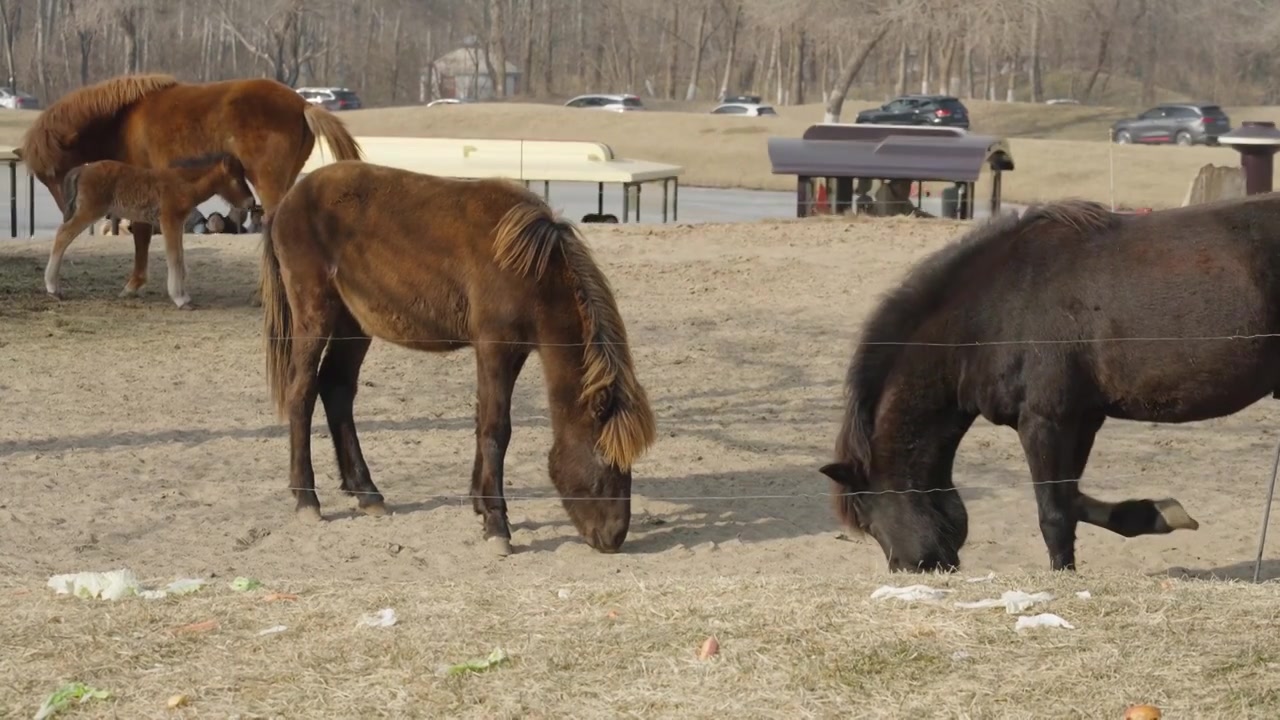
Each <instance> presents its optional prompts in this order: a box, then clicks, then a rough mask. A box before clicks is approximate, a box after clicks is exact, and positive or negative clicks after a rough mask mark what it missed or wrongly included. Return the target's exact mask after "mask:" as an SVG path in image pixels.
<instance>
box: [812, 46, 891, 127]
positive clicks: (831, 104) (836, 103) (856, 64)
mask: <svg viewBox="0 0 1280 720" xmlns="http://www.w3.org/2000/svg"><path fill="white" fill-rule="evenodd" d="M888 33H889V24H888V23H883V24H881V25H880V27H879V28H878V29H877V30H876V32H875V34H873V35H872V36H871V37H870V38H868V39H867V40H866V42H864V43H863V45H862V47H861V48H859V49H858V52H857V54H855V55H854V56H853V57H852V58H850V60H849V64H848V65H846V66H845V67H844V69H843V70H842V71H841V72H840V77H839V78H838V79H837V80H836V84H835V87H833V88H832V89H831V94H830V95H828V96H827V107H826V112H825V113H824V115H823V118H822V121H823V122H827V123H838V122H840V111H841V110H843V109H844V100H845V96H846V95H848V94H849V88H851V87H853V81H854V79H855V78H857V77H858V72H859V71H861V70H862V66H863V65H865V64H866V62H867V58H868V57H870V55H871V52H872V51H873V50H875V49H876V46H877V45H879V44H880V41H881V40H883V39H884V36H885V35H887V34H888Z"/></svg>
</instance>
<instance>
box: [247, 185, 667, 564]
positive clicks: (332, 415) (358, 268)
mask: <svg viewBox="0 0 1280 720" xmlns="http://www.w3.org/2000/svg"><path fill="white" fill-rule="evenodd" d="M262 236H263V257H262V285H261V293H262V303H263V311H264V312H263V323H264V325H263V331H264V334H265V337H266V343H267V378H268V384H269V385H270V388H271V395H272V397H273V399H274V401H275V403H276V409H277V411H278V412H279V413H280V414H281V415H283V416H286V417H287V418H288V421H289V441H290V472H289V477H290V481H289V487H290V489H291V490H292V491H293V495H294V497H295V498H296V501H297V503H296V510H297V512H298V514H299V516H300V517H302V518H304V519H318V518H319V517H320V501H319V499H318V497H317V495H316V491H315V475H314V471H313V469H312V464H311V415H312V411H313V410H314V408H315V401H316V397H317V395H318V396H319V398H320V400H321V401H322V402H323V404H324V411H325V416H326V417H327V418H328V422H329V429H330V432H331V434H332V438H333V444H334V450H335V451H336V453H337V461H338V467H339V470H340V474H341V476H342V486H341V487H342V490H343V491H344V492H346V493H347V494H349V495H356V496H357V497H358V504H359V507H360V508H361V509H362V510H363V511H364V512H366V513H369V514H383V513H385V512H386V507H385V506H384V504H383V497H382V494H381V493H380V492H379V491H378V488H377V487H376V486H374V484H373V480H372V479H371V478H370V475H369V468H368V466H367V465H366V464H365V461H364V457H363V455H362V453H361V450H360V442H359V440H358V439H357V436H356V429H355V423H354V420H353V418H352V413H353V403H354V400H355V395H356V389H357V387H358V386H359V383H358V379H359V374H360V365H361V363H362V362H363V361H364V358H365V353H366V352H368V350H369V345H370V343H371V339H372V338H375V337H376V338H380V339H382V340H385V341H387V342H392V343H395V344H397V345H400V346H403V347H407V348H411V349H416V350H423V351H427V352H450V351H454V350H458V349H461V348H464V347H468V346H471V347H473V348H474V349H475V356H476V369H477V374H478V385H479V387H478V392H477V394H478V399H477V404H476V454H475V464H474V467H473V469H472V474H471V493H470V494H471V498H472V508H473V509H474V510H475V512H476V514H478V515H479V516H481V518H482V520H483V523H484V537H485V539H486V540H488V541H490V546H491V547H493V548H494V549H495V550H496V551H497V552H498V553H499V554H507V553H510V552H511V529H510V526H509V525H508V523H507V506H506V500H505V499H504V498H503V462H504V458H505V456H506V452H507V444H508V442H509V440H510V438H511V395H512V390H513V389H514V387H515V383H516V378H517V377H518V376H519V375H520V371H521V369H522V368H523V367H524V364H525V360H526V358H528V356H529V354H530V353H531V352H534V351H537V353H538V356H539V357H540V358H541V364H542V367H543V374H544V376H545V379H546V383H547V390H548V396H549V403H550V406H551V416H552V417H551V428H552V432H553V434H554V436H555V440H554V442H553V444H552V446H551V452H550V462H549V470H550V475H551V480H552V482H553V483H554V485H555V486H556V489H557V490H558V491H559V493H560V496H561V498H562V502H563V504H564V508H565V510H566V512H567V513H568V515H569V517H570V518H571V519H572V521H573V523H574V525H575V526H576V527H577V530H578V533H579V534H580V535H581V536H582V537H583V539H585V540H586V542H587V544H588V545H590V546H591V547H592V548H594V549H596V550H598V551H601V552H606V553H609V552H616V551H617V550H618V549H619V548H620V547H621V546H622V543H623V541H624V540H625V539H626V536H627V530H628V527H629V526H630V522H631V468H632V464H633V463H634V462H635V461H636V459H637V458H638V457H639V456H640V455H641V454H642V453H643V452H644V451H645V450H646V449H647V448H648V447H649V446H650V445H651V444H652V443H653V441H654V437H655V429H654V419H653V413H652V410H651V409H650V407H649V401H648V398H647V396H646V394H645V391H644V388H643V387H642V386H641V385H640V383H639V381H638V380H637V378H636V373H635V370H634V368H633V364H632V358H631V351H630V349H629V347H628V344H627V332H626V328H625V326H624V325H623V322H622V317H621V315H620V314H619V313H618V308H617V306H616V304H615V301H614V297H613V291H612V290H611V289H610V286H609V283H608V281H607V280H606V279H605V276H604V274H603V273H601V271H600V269H599V267H598V266H597V265H596V263H595V261H594V259H593V258H592V254H591V252H590V250H589V249H588V247H587V245H586V244H585V243H584V242H583V240H582V238H581V237H580V236H579V235H578V232H577V230H576V228H575V227H574V226H573V225H572V224H571V223H569V222H565V221H561V220H558V219H556V218H555V217H554V216H553V214H552V212H551V210H550V208H548V207H547V205H546V204H545V203H543V202H542V200H540V199H539V198H538V197H537V196H536V195H534V194H532V193H531V192H529V191H528V190H526V189H524V188H522V187H520V186H518V185H516V184H514V183H511V182H508V181H506V180H497V179H495V180H479V181H468V180H451V179H444V178H438V177H434V176H430V175H422V174H418V173H413V172H408V171H405V170H399V169H393V168H388V167H383V166H379V165H371V164H367V163H363V162H350V161H347V162H336V163H333V164H330V165H327V166H325V167H323V168H321V169H319V170H317V171H315V172H313V173H309V174H308V175H307V176H306V177H305V178H303V179H302V180H301V181H299V182H298V183H297V184H296V185H295V186H294V187H293V189H291V190H290V191H289V193H288V194H287V195H286V196H285V198H284V200H283V201H282V202H281V203H280V206H279V207H278V208H277V209H276V212H275V214H274V215H273V216H270V217H268V218H267V219H266V221H265V223H264V227H263V233H262ZM326 345H327V348H328V349H327V352H325V350H326ZM322 352H323V353H324V356H323V360H322V359H321V353H322Z"/></svg>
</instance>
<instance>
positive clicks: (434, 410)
mask: <svg viewBox="0 0 1280 720" xmlns="http://www.w3.org/2000/svg"><path fill="white" fill-rule="evenodd" d="M962 228H963V226H962V225H960V224H958V223H950V222H944V221H919V220H917V221H909V220H881V221H873V220H853V221H848V220H830V219H822V220H814V221H805V222H799V221H793V222H780V223H759V224H740V225H706V226H700V227H698V228H691V227H680V226H676V227H669V228H635V227H625V226H622V227H613V228H599V227H590V229H589V230H588V231H587V237H588V239H589V240H590V242H591V243H592V245H593V247H594V249H595V251H596V253H597V257H598V260H599V261H600V262H601V264H602V266H603V268H604V269H605V271H606V273H607V274H608V276H609V277H610V278H611V280H612V282H613V284H614V286H615V289H616V292H617V297H618V302H619V304H620V307H621V309H622V312H623V315H624V318H625V320H626V322H627V325H628V331H629V333H630V336H631V340H632V344H633V352H634V354H635V357H636V362H637V367H638V372H639V375H640V378H641V381H642V382H643V383H644V384H645V386H646V387H647V389H648V392H649V394H650V396H651V398H652V401H653V405H654V409H655V412H656V414H657V419H658V423H659V429H660V439H659V442H658V443H657V445H656V446H655V447H654V448H653V449H652V450H651V452H650V454H649V455H647V456H646V457H645V458H644V459H643V460H642V461H641V462H640V463H639V465H638V466H637V467H636V470H635V477H636V485H635V502H634V521H633V524H632V532H631V535H630V538H629V540H628V543H627V545H626V548H625V552H624V553H623V554H621V555H616V556H602V555H598V554H596V553H594V552H592V551H590V550H589V549H588V548H587V547H586V545H585V544H583V543H582V542H581V541H579V540H578V538H577V537H576V536H575V534H574V532H573V529H572V526H571V525H570V524H569V523H568V520H567V518H566V516H565V514H564V511H563V509H562V508H561V507H560V505H559V503H558V501H557V500H556V499H555V495H554V490H553V489H552V488H551V486H550V482H549V480H548V478H547V476H546V452H547V450H548V449H549V430H548V418H547V409H546V401H545V396H544V392H543V388H542V383H541V369H540V367H539V366H538V364H537V362H536V359H531V360H530V363H529V365H528V366H527V368H526V370H525V372H524V374H523V376H522V378H521V381H520V383H519V386H518V388H517V397H516V401H515V409H514V413H513V420H514V426H515V434H514V439H513V441H512V443H511V448H510V451H509V454H508V461H507V472H508V475H507V478H508V484H507V492H508V496H509V497H510V498H511V500H510V506H511V512H510V514H511V520H512V523H513V530H514V539H513V544H514V545H515V547H516V553H515V554H514V555H512V556H510V557H508V558H506V559H496V558H494V557H491V556H490V555H489V554H488V553H487V552H485V548H484V547H483V543H482V541H481V533H480V528H479V526H478V523H477V522H476V520H475V517H474V515H473V514H472V511H471V509H470V506H469V503H468V502H466V501H465V500H464V499H463V498H462V496H463V495H465V493H466V491H467V486H468V481H469V477H470V475H469V473H470V469H471V461H472V457H473V452H474V450H473V448H474V445H473V442H474V435H473V425H472V423H473V398H474V366H473V361H472V357H471V354H470V351H462V352H458V353H455V354H452V355H444V356H439V355H426V354H420V353H413V352H410V351H408V350H403V349H399V348H396V347H393V346H391V345H387V344H383V343H375V345H374V348H373V351H372V352H371V354H370V357H369V359H368V362H367V363H366V365H365V370H364V374H363V376H362V385H363V387H362V390H361V395H360V397H359V398H358V399H357V404H356V414H357V415H356V422H357V427H358V429H359V430H360V432H361V436H362V441H363V445H364V451H365V455H366V458H367V459H368V461H369V464H370V466H371V468H372V472H373V475H374V479H375V481H376V482H377V483H378V485H379V487H380V488H381V489H382V490H383V492H384V493H385V495H386V497H387V499H388V503H389V504H391V505H392V506H393V507H394V509H395V511H396V512H395V514H394V515H392V516H389V517H384V518H369V517H355V516H353V514H352V513H351V512H350V511H351V508H352V507H353V502H352V501H351V500H349V499H348V498H345V497H343V496H341V495H340V494H339V493H338V491H337V489H336V488H337V485H338V480H337V477H336V468H335V466H334V463H333V460H332V450H331V447H330V445H329V440H328V438H327V434H326V432H325V428H324V422H323V419H322V418H323V415H322V411H321V410H319V409H317V415H316V431H315V435H314V437H313V447H314V448H315V459H316V470H317V486H318V488H319V489H320V492H321V502H322V504H323V509H324V511H325V513H326V515H327V518H328V521H327V522H325V523H323V524H320V525H303V524H299V523H297V522H295V521H294V520H293V514H292V509H293V500H292V498H291V497H290V495H289V494H288V492H287V490H286V484H287V477H286V474H287V467H288V465H287V463H288V455H287V453H288V445H287V437H286V434H285V428H284V427H283V426H282V425H281V424H279V423H277V422H276V420H275V419H274V416H273V413H272V408H271V407H270V405H269V402H268V397H267V389H266V387H265V384H264V382H263V353H262V349H261V340H260V324H259V323H260V320H259V311H258V310H257V309H255V308H252V307H250V306H249V305H248V300H249V297H250V295H251V290H252V288H253V286H254V283H255V282H256V274H257V256H258V245H259V240H258V238H257V236H249V237H236V236H213V237H209V236H200V237H196V236H191V237H188V238H187V248H188V251H187V257H188V261H189V266H190V272H189V278H190V279H189V282H190V286H189V287H190V290H191V293H192V296H193V298H194V300H195V302H196V303H198V304H200V305H201V308H200V309H199V310H198V311H196V312H193V313H183V312H179V311H177V310H175V309H174V308H173V307H172V305H171V303H170V302H169V300H168V298H167V297H166V296H165V295H164V292H163V287H164V270H163V268H164V262H163V259H162V255H161V254H160V251H159V250H156V251H155V252H153V259H152V271H151V272H152V274H151V284H150V285H149V286H148V288H149V291H150V292H149V294H148V295H146V296H145V297H144V298H142V299H138V300H122V299H118V298H117V297H116V292H117V290H118V289H119V287H120V286H122V285H123V282H124V279H125V276H126V274H127V272H128V269H129V265H130V261H131V256H132V247H131V246H130V244H129V243H128V241H127V240H124V239H120V238H102V237H94V238H90V237H82V238H81V239H80V240H79V241H77V243H76V244H75V245H73V246H72V248H71V250H70V253H69V254H68V256H67V261H66V263H65V265H64V289H65V292H66V294H67V299H66V300H65V301H63V302H61V303H58V302H56V301H53V300H50V299H48V298H46V297H45V296H44V293H43V286H42V283H41V273H42V269H43V265H44V258H45V254H46V253H47V249H48V243H47V241H37V242H33V243H5V244H3V245H0V368H3V371H2V372H0V407H3V412H4V421H3V423H0V478H2V479H3V484H4V487H5V490H6V491H5V493H4V494H3V496H0V547H2V548H4V552H3V553H0V576H2V577H4V578H8V579H9V580H8V581H7V582H8V583H11V584H14V585H16V586H17V587H18V588H20V589H24V590H23V592H27V591H30V592H37V593H47V592H48V591H47V590H44V588H43V583H44V580H45V578H46V577H47V576H48V575H51V574H54V573H64V572H73V571H80V570H109V569H113V568H117V567H122V566H127V567H129V568H131V569H133V570H134V571H135V572H137V573H138V574H139V576H141V577H143V578H147V579H155V580H163V579H171V578H173V577H176V576H188V575H190V576H205V577H209V576H213V577H218V578H224V579H227V578H230V577H234V576H241V575H243V576H253V577H257V578H261V579H263V580H264V581H267V582H270V583H272V584H275V585H284V586H288V585H291V584H292V585H295V586H296V585H306V584H308V583H312V584H314V583H318V582H321V579H323V582H324V583H327V584H328V585H327V587H329V588H330V589H331V590H332V589H333V588H352V589H353V591H358V592H359V593H363V594H364V596H371V595H372V597H374V598H375V599H372V600H370V602H374V603H376V602H378V600H377V599H376V597H377V594H378V592H379V591H378V590H377V589H378V588H381V587H386V588H390V587H392V586H393V585H394V586H396V587H401V586H405V585H407V586H412V587H421V588H432V587H437V586H440V587H442V586H443V585H438V584H442V583H451V584H454V585H460V586H464V587H466V588H468V589H467V591H466V592H469V593H471V595H469V596H468V597H473V596H474V597H480V598H483V597H484V596H485V592H486V590H485V588H486V587H489V588H491V589H492V590H493V591H494V592H497V591H499V590H500V589H501V588H507V589H509V590H511V591H513V592H516V591H528V590H530V589H531V588H540V589H545V590H547V591H549V592H550V591H552V590H554V588H555V587H558V586H560V585H561V584H571V583H579V584H582V585H583V586H585V587H615V588H616V586H617V583H618V582H619V581H620V580H624V579H625V580H626V584H627V586H629V587H644V586H646V584H662V583H666V584H668V585H671V584H674V585H675V586H676V588H677V589H675V590H671V592H675V593H677V594H679V593H680V592H681V591H680V590H679V588H680V587H690V588H700V589H697V590H688V592H695V593H711V594H710V595H705V596H701V595H700V597H705V599H706V601H707V602H716V601H715V599H714V598H715V596H716V595H715V593H723V592H730V591H729V590H726V589H725V587H723V586H722V587H721V588H720V589H719V590H715V589H713V588H709V587H708V586H707V585H706V582H708V581H709V579H712V578H715V579H719V580H718V581H723V582H727V583H728V584H729V586H732V585H733V584H734V583H751V582H760V583H766V584H768V583H775V584H776V583H780V582H787V581H793V580H797V579H802V580H803V581H804V582H806V583H809V584H810V585H812V584H815V583H816V584H821V583H823V582H824V578H825V579H829V580H830V582H832V583H842V582H847V581H849V579H850V578H862V577H876V576H877V575H878V574H879V573H881V571H882V570H883V566H884V558H883V555H882V554H881V552H880V550H879V548H878V546H877V545H875V544H874V542H871V541H862V540H857V539H855V540H852V541H850V540H847V539H844V538H842V537H841V536H840V530H839V528H838V527H837V525H836V523H835V521H834V519H833V518H832V516H831V513H830V512H829V509H828V508H829V503H828V499H827V498H826V497H824V496H823V494H824V493H826V492H827V491H828V486H827V483H826V481H825V479H824V478H823V477H822V476H821V475H819V474H818V473H817V470H816V469H817V467H818V466H819V465H820V464H822V463H823V462H824V461H826V460H827V458H828V457H829V455H830V448H831V446H832V444H833V438H834V433H835V432H836V429H837V427H838V423H839V412H840V401H841V381H842V377H843V372H844V369H845V366H846V363H847V361H848V358H849V355H850V352H851V350H852V347H853V343H854V341H855V339H856V331H857V328H858V326H859V323H860V322H861V320H862V318H863V317H864V316H865V314H866V313H867V312H868V311H869V309H870V308H871V307H872V306H873V304H874V303H875V302H876V300H877V298H878V296H879V294H880V293H881V292H883V291H884V290H886V289H887V288H889V287H890V286H891V285H892V284H893V283H894V282H895V281H896V279H897V278H899V277H900V275H901V274H902V273H903V272H904V270H905V269H906V267H907V266H908V264H909V263H910V262H911V261H913V260H914V259H916V258H919V257H921V256H922V255H924V254H925V253H927V252H929V251H930V250H932V249H934V248H937V247H939V246H940V245H941V244H942V243H944V242H946V241H947V240H948V239H950V238H952V237H954V236H955V235H956V234H957V233H959V232H960V231H961V229H962ZM1278 427H1280V406H1277V404H1276V403H1274V402H1272V401H1263V402H1261V403H1259V404H1257V405H1255V406H1253V407H1251V408H1249V409H1247V410H1246V411H1244V412H1241V413H1239V414H1238V415H1236V416H1234V417H1229V418H1225V419H1221V420H1217V421H1213V422H1205V423H1194V424H1189V425H1185V426H1180V427H1172V426H1163V427H1158V426H1153V425H1148V424H1141V423H1125V422H1117V421H1109V423H1108V425H1107V427H1106V428H1105V429H1104V430H1103V432H1102V433H1101V434H1100V436H1099V438H1098V441H1097V445H1096V447H1095V451H1094V454H1093V459H1092V462H1091V464H1090V466H1089V469H1088V472H1087V473H1086V476H1085V486H1086V488H1088V489H1089V490H1090V491H1091V492H1093V493H1094V494H1097V495H1099V496H1102V497H1106V498H1111V499H1119V498H1123V497H1163V496H1166V495H1172V496H1175V497H1177V498H1178V499H1180V500H1181V501H1182V502H1183V503H1184V505H1185V506H1186V508H1187V509H1188V511H1189V512H1190V513H1191V514H1192V515H1193V516H1195V517H1196V518H1197V519H1198V520H1200V522H1201V524H1202V525H1201V528H1200V529H1199V530H1198V531H1195V532H1185V531H1184V532H1178V533H1176V534H1173V535H1169V536H1163V537H1145V538H1138V539H1133V540H1125V539H1123V538H1120V537H1118V536H1114V535H1111V534H1108V533H1106V532H1104V531H1101V530H1098V529H1096V528H1092V527H1082V528H1081V531H1080V540H1079V545H1078V552H1079V557H1080V560H1081V572H1082V573H1083V574H1085V575H1086V576H1088V575H1091V574H1092V575H1097V576H1102V575H1108V574H1115V573H1158V574H1163V573H1165V572H1166V571H1167V570H1169V569H1170V568H1171V567H1175V566H1182V567H1186V568H1189V569H1191V570H1192V571H1193V572H1199V571H1212V572H1215V573H1217V574H1219V575H1225V576H1232V577H1243V576H1245V575H1246V574H1247V572H1248V570H1249V567H1248V566H1249V565H1251V562H1249V563H1246V562H1245V561H1251V558H1252V555H1253V551H1254V542H1255V538H1256V534H1257V527H1258V521H1259V516H1260V512H1261V509H1260V504H1259V503H1260V500H1261V499H1262V495H1263V487H1264V481H1265V478H1266V475H1267V472H1268V471H1269V469H1270V463H1271V450H1272V448H1273V446H1274V444H1275V442H1276V439H1277V435H1276V429H1277V428H1278ZM955 474H956V478H957V484H958V485H959V486H960V487H961V488H963V496H964V498H965V500H966V503H967V505H968V508H969V512H970V528H971V530H970V540H969V543H968V545H967V546H966V548H965V550H964V552H963V554H962V560H963V562H964V565H965V571H966V573H969V574H982V573H985V572H987V571H996V572H997V573H1007V572H1016V571H1024V570H1039V569H1042V568H1044V567H1046V566H1047V563H1048V560H1047V556H1046V552H1045V549H1044V545H1043V542H1042V541H1041V538H1040V534H1039V531H1038V528H1037V523H1036V513H1035V504H1034V500H1033V494H1032V491H1031V489H1030V488H1029V487H1027V486H1026V485H1025V482H1026V481H1027V479H1028V478H1027V471H1026V468H1025V465H1024V461H1023V458H1022V454H1021V451H1020V449H1019V447H1018V443H1017V439H1016V436H1015V435H1014V434H1013V433H1012V432H1011V431H1008V430H1006V429H996V428H992V427H991V426H989V425H987V424H985V423H984V422H983V421H981V420H980V421H979V422H978V424H977V425H975V427H974V429H973V430H972V431H971V432H970V434H969V435H968V436H967V438H966V439H965V441H964V443H963V445H962V446H961V449H960V453H959V457H958V459H957V463H956V472H955ZM1277 542H1280V540H1277ZM1273 545H1274V543H1273ZM1277 553H1280V550H1274V549H1273V550H1272V551H1271V553H1270V556H1271V557H1278V555H1277ZM1267 573H1268V576H1269V577H1277V576H1280V567H1277V563H1276V562H1275V561H1272V562H1271V563H1269V566H1268V568H1267ZM910 581H911V580H910V579H909V578H908V579H907V582H910ZM723 582H722V585H723ZM611 583H612V585H611ZM903 584H906V583H905V582H904V583H903ZM387 592H388V593H390V592H391V591H390V590H387ZM744 592H747V591H745V590H744ZM778 592H781V591H778ZM680 597H683V598H685V600H684V601H689V600H688V597H687V596H683V595H682V596H680ZM772 597H773V596H771V595H769V594H768V593H765V594H763V595H761V598H760V601H761V602H762V603H765V602H772V600H771V599H770V598H772ZM11 601H12V599H11V598H9V599H6V600H5V603H9V602H11ZM738 601H739V602H741V601H742V598H739V599H738ZM481 602H483V601H481ZM797 602H799V603H803V602H804V600H803V598H799V597H790V598H788V599H787V600H786V602H783V603H782V604H781V605H777V607H778V611H777V612H779V613H782V614H781V615H779V616H778V618H777V622H778V623H782V624H783V625H785V624H786V623H787V621H788V617H787V613H788V612H791V611H787V610H784V609H783V608H784V607H785V606H786V605H787V604H788V603H791V604H794V603H797ZM858 602H862V601H858ZM475 610H476V612H479V613H480V616H482V617H487V616H484V613H483V609H482V608H475ZM68 612H70V611H68ZM61 614H62V611H58V612H55V613H54V615H57V616H61ZM464 615H465V613H464ZM10 617H13V618H21V617H27V616H24V615H23V614H22V613H20V612H19V613H17V614H16V615H11V616H10ZM450 617H455V618H459V617H461V616H459V615H457V613H455V614H454V615H451V616H450ZM28 619H30V618H28ZM197 619H198V618H197ZM473 619H474V617H473ZM458 621H463V620H458ZM3 622H4V621H0V627H3ZM38 622H52V620H48V618H44V619H41V620H38ZM59 622H61V621H59ZM104 622H105V621H104ZM655 622H658V620H657V619H656V618H655ZM0 642H3V641H0ZM44 659H45V660H48V658H47V657H45V658H44ZM32 662H34V660H32ZM131 672H132V671H131ZM139 672H140V671H139ZM14 682H19V684H22V686H23V687H24V688H26V689H27V690H31V689H33V688H37V687H44V686H46V685H47V684H48V683H49V682H51V679H50V678H47V677H43V676H39V677H32V676H25V677H20V678H19V679H17V680H14ZM0 684H4V683H3V682H0ZM227 692H232V691H230V690H228V691H227ZM1277 698H1280V695H1277ZM4 707H5V705H4V703H2V702H0V708H4ZM11 707H12V706H11ZM21 707H25V705H22V706H21ZM25 712H29V711H25ZM980 714H981V713H980ZM133 716H140V715H133Z"/></svg>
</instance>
